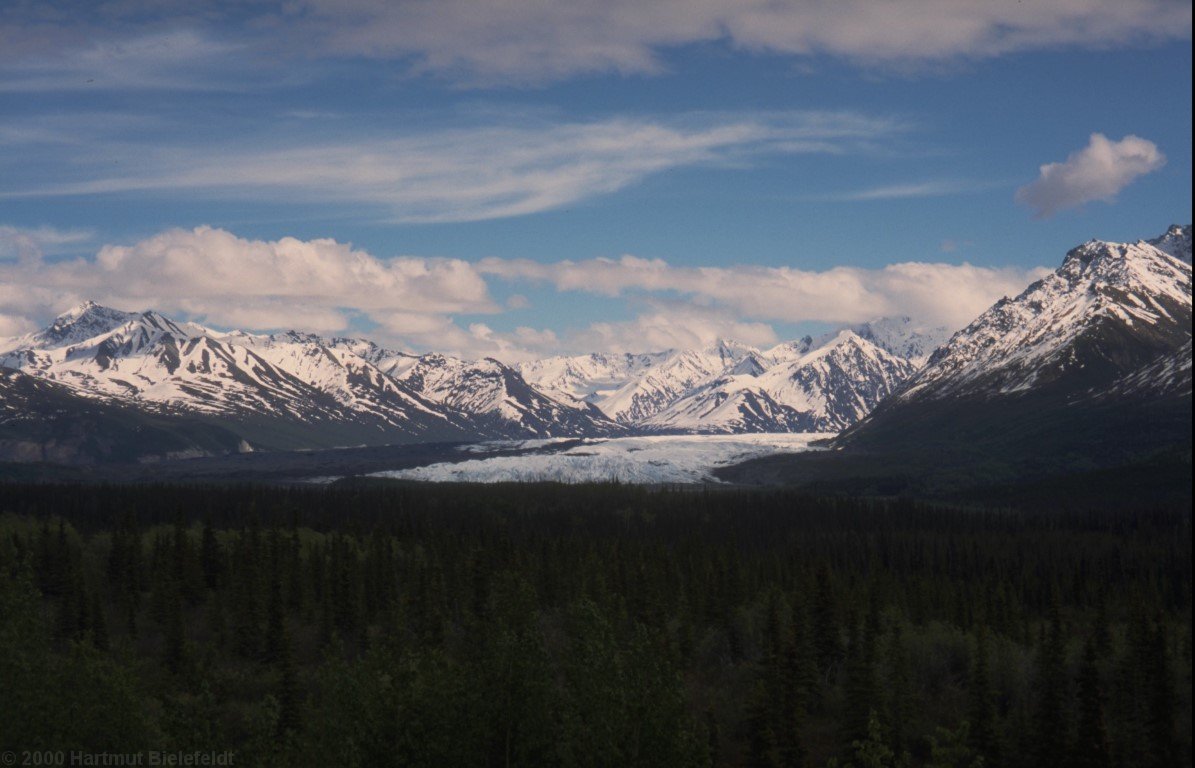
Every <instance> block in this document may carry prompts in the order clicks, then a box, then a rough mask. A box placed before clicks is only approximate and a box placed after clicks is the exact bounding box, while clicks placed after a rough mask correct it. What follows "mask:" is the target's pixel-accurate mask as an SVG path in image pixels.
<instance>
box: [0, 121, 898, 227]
mask: <svg viewBox="0 0 1195 768" xmlns="http://www.w3.org/2000/svg"><path fill="white" fill-rule="evenodd" d="M902 130H904V126H903V124H901V123H899V122H897V121H895V120H891V119H886V118H874V117H868V116H864V115H858V114H854V113H848V112H792V113H781V114H767V115H757V116H737V117H735V116H725V115H723V116H702V117H696V116H689V117H682V118H679V119H674V120H672V121H669V122H662V121H654V122H653V121H649V120H639V119H628V118H611V119H607V120H601V121H595V122H589V123H566V124H544V123H538V124H526V123H524V124H519V125H492V126H486V127H480V128H469V129H456V130H440V131H436V132H434V133H427V134H416V135H407V136H399V137H397V138H386V139H376V138H367V137H360V136H358V137H351V138H350V137H345V138H343V139H342V140H339V141H333V142H329V143H325V144H318V145H313V144H310V143H307V144H301V145H293V146H286V145H285V141H284V140H276V141H275V142H274V143H273V144H271V148H269V149H262V148H260V147H254V148H245V147H237V146H232V147H230V146H223V147H221V146H207V147H201V148H196V147H163V146H160V145H158V146H153V147H149V148H147V147H146V146H144V145H130V144H120V143H115V142H100V143H98V144H95V145H91V144H89V145H87V146H84V147H82V148H80V147H77V146H70V145H69V144H68V145H67V146H65V147H64V148H63V151H62V152H61V153H56V155H55V156H54V157H50V158H47V162H48V164H49V165H50V166H51V170H52V171H53V172H52V173H51V174H49V175H51V176H52V177H53V178H56V179H66V180H61V181H56V182H53V183H46V182H43V181H40V180H30V181H28V182H26V183H25V184H21V183H20V182H19V181H18V180H17V178H15V177H14V176H13V175H10V176H9V178H8V180H7V182H6V183H5V182H0V197H5V196H7V197H31V196H54V195H78V194H104V193H119V192H129V191H141V192H147V191H154V190H170V191H176V192H177V191H191V192H196V193H200V194H203V193H210V192H216V191H218V192H220V193H222V194H226V195H230V196H234V197H246V196H258V195H260V194H261V193H262V192H263V191H268V192H269V193H270V195H271V196H272V198H273V199H290V200H294V199H300V200H309V201H318V202H321V203H324V202H327V201H329V200H338V201H341V202H348V203H364V204H372V205H375V206H379V207H382V208H383V209H388V210H389V211H390V212H391V214H392V216H394V217H395V218H397V219H399V220H402V221H413V222H446V221H476V220H481V219H494V218H501V217H507V216H518V215H523V214H530V213H536V212H540V211H546V210H551V209H554V208H559V207H561V206H565V205H568V204H571V203H576V202H578V201H582V200H586V199H589V198H592V197H595V196H598V195H604V194H609V193H611V192H615V191H617V190H619V189H622V188H624V187H627V186H629V185H632V184H635V183H636V182H639V181H641V180H642V179H644V178H646V177H648V176H650V175H652V174H656V173H661V172H664V171H668V170H671V169H675V168H681V167H686V166H696V165H713V164H728V163H742V162H744V161H749V160H752V159H755V158H758V157H760V156H764V155H779V154H794V153H828V152H844V151H848V150H851V149H853V148H857V147H858V145H861V144H869V143H871V142H874V141H876V140H879V139H882V138H884V137H888V136H891V135H893V134H894V133H897V132H899V131H902ZM278 144H282V145H283V148H277V146H278ZM97 156H98V157H103V158H105V162H104V163H103V164H96V163H95V162H94V160H92V159H89V158H94V157H97ZM6 187H7V188H6Z"/></svg>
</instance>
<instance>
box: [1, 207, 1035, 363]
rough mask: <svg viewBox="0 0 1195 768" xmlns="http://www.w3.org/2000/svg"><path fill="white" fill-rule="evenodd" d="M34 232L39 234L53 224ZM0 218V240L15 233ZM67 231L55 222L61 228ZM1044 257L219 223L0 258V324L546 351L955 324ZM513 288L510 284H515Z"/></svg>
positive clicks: (458, 350)
mask: <svg viewBox="0 0 1195 768" xmlns="http://www.w3.org/2000/svg"><path fill="white" fill-rule="evenodd" d="M47 233H48V234H46V237H47V239H53V237H54V233H53V231H52V230H48V231H47ZM25 236H26V235H25V234H24V232H23V231H18V230H16V229H15V228H12V227H6V228H0V251H2V250H3V249H5V248H8V249H10V250H11V249H12V248H13V247H14V246H12V245H11V242H13V241H14V240H15V239H17V238H20V237H25ZM59 236H60V237H64V238H66V239H69V237H68V236H66V235H61V234H60V233H59ZM1044 271H1045V270H1040V269H1039V270H1023V269H1016V268H1004V269H998V268H991V267H977V266H973V265H969V264H961V265H954V264H942V263H931V262H904V263H899V264H891V265H888V266H885V267H882V268H878V269H862V268H857V267H835V268H832V269H826V270H821V271H815V270H800V269H795V268H791V267H765V266H759V265H750V264H743V265H737V266H732V267H700V266H676V265H672V264H669V263H668V262H666V261H663V260H660V259H644V258H640V257H636V256H631V255H627V256H623V257H621V258H619V259H590V260H585V261H557V262H548V263H543V262H537V261H531V260H525V259H498V258H490V259H483V260H481V261H479V262H472V263H471V262H466V261H462V260H454V259H428V258H419V257H410V256H402V257H395V258H390V259H382V258H378V257H376V256H374V255H372V254H370V253H367V252H365V251H362V250H359V249H355V248H353V247H352V246H351V245H349V244H345V243H339V242H336V241H335V240H330V239H316V240H298V239H296V238H291V237H283V238H280V239H278V240H272V241H266V240H251V239H246V238H241V237H237V236H236V235H234V234H232V233H230V232H227V231H225V230H221V229H213V228H210V227H199V228H196V229H193V230H181V229H175V230H168V231H166V232H162V233H161V234H158V235H156V236H154V237H150V238H147V239H145V240H142V241H140V242H137V243H134V244H132V245H108V246H104V247H103V248H101V249H100V250H99V252H98V253H97V254H96V256H95V257H94V258H79V259H68V260H55V261H49V260H46V259H43V258H41V257H40V255H39V254H38V253H36V252H34V253H32V255H29V256H26V257H23V258H18V259H8V260H0V329H2V330H0V335H13V334H15V333H19V332H23V331H27V330H30V329H31V328H32V327H33V324H34V321H35V320H36V321H37V322H38V323H44V322H45V321H46V320H48V319H49V318H50V317H53V315H55V314H57V313H58V312H61V311H62V310H64V309H65V308H66V307H68V306H70V305H72V304H76V303H78V302H80V301H82V300H84V299H93V300H96V301H99V302H101V303H104V304H109V305H111V306H114V307H118V308H121V309H146V308H154V309H158V310H162V311H164V312H167V313H169V314H174V315H177V316H185V317H187V318H189V319H194V320H197V321H199V322H203V323H207V324H210V325H214V326H217V327H225V328H242V329H245V330H274V329H286V328H298V329H303V330H310V331H316V332H321V333H342V332H355V331H353V329H354V328H356V327H360V326H361V325H370V326H372V327H373V328H374V330H373V331H370V332H369V334H367V335H370V336H372V337H377V338H378V339H379V340H381V341H384V342H387V343H391V344H394V345H398V346H402V347H405V348H408V349H414V350H420V351H423V350H436V351H442V352H448V353H452V354H459V355H462V356H465V357H479V356H495V357H499V358H501V359H504V360H512V361H513V360H522V359H530V358H532V357H539V356H544V355H548V354H555V353H560V352H579V351H618V350H634V351H643V350H652V349H666V348H675V347H692V346H705V345H708V344H710V343H712V342H713V341H714V340H716V339H718V338H734V339H738V340H741V341H744V342H747V343H750V344H756V345H761V346H763V345H769V344H773V343H775V342H776V341H777V340H778V339H777V336H776V333H775V330H774V328H773V326H772V325H771V324H772V323H774V322H786V323H797V322H804V321H819V322H829V323H852V322H859V321H863V320H867V319H870V318H873V317H876V316H879V315H910V316H913V317H916V318H918V319H919V320H922V321H924V322H928V323H931V324H940V323H941V324H946V325H952V326H956V327H958V326H961V325H963V324H964V323H966V322H968V321H969V320H971V319H973V318H974V317H975V316H976V315H978V314H979V313H980V312H981V311H983V310H984V309H986V308H987V307H988V306H989V305H990V304H991V303H992V302H993V301H995V300H996V299H998V298H1000V297H1001V296H1003V295H1006V294H1013V293H1017V292H1019V291H1020V290H1022V289H1023V288H1024V286H1025V285H1027V284H1028V283H1029V282H1031V281H1032V280H1033V279H1036V278H1037V277H1040V276H1041V274H1043V273H1044ZM487 280H505V281H509V282H512V283H515V284H516V285H521V286H523V287H532V286H535V285H537V284H547V285H550V286H552V287H554V288H555V289H556V290H558V291H578V292H585V293H589V294H594V295H598V296H605V297H608V298H610V299H611V300H612V301H611V307H612V311H611V315H612V316H617V317H623V316H625V310H626V304H627V303H628V302H629V303H630V306H631V309H632V311H633V313H634V316H633V317H632V319H629V320H619V321H607V322H598V323H594V324H592V325H590V326H588V327H583V328H578V327H570V326H569V325H568V322H567V319H562V321H561V325H560V326H558V327H555V328H532V327H529V326H522V327H517V328H515V329H514V330H513V331H499V330H495V328H494V327H493V326H494V325H497V324H496V323H488V322H479V321H478V319H477V316H478V315H487V314H498V313H501V312H504V311H509V310H510V309H511V308H512V307H514V308H517V307H518V305H519V304H521V303H522V302H519V301H515V302H513V303H511V304H508V305H507V306H506V307H505V308H504V307H503V306H501V305H500V304H499V303H498V302H496V301H494V300H493V298H492V297H491V293H490V286H489V285H488V283H487ZM515 295H516V296H517V295H521V294H515Z"/></svg>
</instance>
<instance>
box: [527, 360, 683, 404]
mask: <svg viewBox="0 0 1195 768" xmlns="http://www.w3.org/2000/svg"><path fill="white" fill-rule="evenodd" d="M671 354H672V353H671V352H650V353H647V354H631V353H629V352H624V353H621V354H618V353H611V354H597V353H595V354H589V355H574V356H557V357H546V358H543V359H541V360H532V361H530V362H525V363H519V364H518V365H516V366H515V369H516V370H517V371H518V372H519V373H520V374H522V376H523V378H524V379H525V380H526V381H527V383H529V384H530V385H531V386H533V387H535V388H536V389H539V390H540V391H541V392H543V393H545V394H547V395H548V396H550V397H554V398H556V399H557V400H562V401H564V402H569V401H574V402H587V403H593V402H600V401H601V400H602V399H603V398H605V397H608V396H609V395H610V394H611V393H613V392H614V391H615V390H617V389H619V388H620V387H622V386H624V385H626V384H627V382H629V381H630V380H631V379H633V378H635V377H636V376H639V375H640V374H642V373H643V372H644V371H646V370H648V369H649V368H652V367H654V366H656V365H658V364H660V363H662V362H664V361H665V360H667V359H668V358H669V357H670V356H671Z"/></svg>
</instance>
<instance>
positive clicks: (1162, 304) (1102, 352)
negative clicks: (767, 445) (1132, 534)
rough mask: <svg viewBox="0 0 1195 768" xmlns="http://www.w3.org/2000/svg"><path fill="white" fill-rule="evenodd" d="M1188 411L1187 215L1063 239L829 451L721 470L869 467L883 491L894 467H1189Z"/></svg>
mask: <svg viewBox="0 0 1195 768" xmlns="http://www.w3.org/2000/svg"><path fill="white" fill-rule="evenodd" d="M1191 417H1192V413H1191V238H1190V227H1189V226H1187V227H1172V228H1171V229H1170V230H1169V231H1168V232H1167V233H1166V234H1164V235H1162V236H1161V237H1159V238H1156V239H1154V240H1148V241H1139V242H1136V243H1109V242H1103V241H1099V240H1092V241H1090V242H1087V243H1084V244H1083V245H1080V246H1079V247H1077V248H1074V249H1072V250H1071V251H1070V252H1069V253H1067V254H1066V257H1065V258H1064V259H1063V262H1062V264H1061V266H1059V267H1058V269H1057V270H1055V271H1054V272H1053V273H1052V274H1049V275H1047V276H1046V277H1044V278H1043V279H1041V280H1038V281H1036V282H1034V283H1033V284H1032V285H1030V286H1028V287H1027V288H1026V289H1025V290H1024V291H1023V292H1022V293H1020V294H1019V295H1017V296H1015V297H1006V298H1003V299H1001V300H1000V301H998V302H996V303H995V304H994V305H993V306H992V307H990V308H989V309H988V310H987V311H985V312H984V313H982V314H981V315H980V316H979V317H977V318H976V319H975V320H974V321H973V322H971V323H970V324H968V325H967V326H966V327H965V328H963V329H962V330H960V331H958V332H957V333H955V334H953V335H952V336H951V338H950V339H949V341H948V342H947V343H945V344H944V345H942V346H940V347H939V348H938V349H937V350H936V351H934V352H933V354H932V355H931V356H930V357H929V359H928V361H927V362H926V364H925V365H924V366H923V367H921V368H920V369H919V370H917V371H916V372H914V373H913V374H912V375H910V376H908V377H907V378H906V379H905V380H904V381H903V383H902V384H901V385H900V386H899V387H897V388H896V389H895V391H894V392H893V393H892V394H891V395H890V396H889V397H887V398H885V399H884V400H883V401H882V402H881V403H880V404H879V405H878V406H877V407H875V408H874V409H873V410H872V411H871V412H870V413H868V414H867V415H866V416H865V417H864V418H862V419H859V420H857V421H856V423H855V424H853V425H852V426H850V427H848V428H846V429H845V430H843V431H842V432H841V433H840V434H839V435H838V436H837V437H836V438H834V439H833V441H831V445H832V447H834V448H837V449H838V450H837V451H831V452H827V454H826V455H825V456H822V457H816V458H810V457H802V458H794V457H771V458H769V459H765V460H760V461H757V462H751V463H749V465H744V466H742V467H739V468H736V469H735V470H734V471H731V472H728V473H726V475H725V477H727V478H728V479H736V480H739V481H742V482H769V481H775V480H777V479H778V478H784V479H785V480H788V481H791V480H794V479H796V478H804V479H806V480H809V479H811V478H815V477H816V478H818V479H819V480H821V481H825V480H826V479H827V478H833V477H843V478H845V477H849V478H851V482H853V483H856V484H857V483H858V479H859V476H860V475H870V476H871V477H872V478H873V479H876V480H877V487H879V486H881V485H884V484H885V483H888V490H889V491H892V490H895V489H897V488H899V487H900V485H899V484H898V483H896V484H894V483H890V482H888V481H889V480H891V478H892V477H893V476H896V475H902V476H904V477H908V476H913V475H922V476H928V475H936V476H937V477H938V478H939V482H942V483H953V482H961V481H960V479H959V478H960V477H965V482H969V483H978V482H989V483H992V484H999V483H1003V482H1007V481H1009V480H1010V479H1024V478H1029V477H1042V476H1048V475H1050V474H1052V473H1054V474H1056V473H1059V472H1069V471H1088V472H1099V471H1103V470H1111V469H1112V468H1117V467H1121V468H1123V467H1130V466H1140V465H1142V464H1143V463H1145V464H1158V463H1159V462H1160V463H1163V464H1166V465H1167V466H1171V467H1185V470H1184V471H1185V474H1186V475H1187V476H1189V474H1190V462H1191ZM885 478H886V479H885ZM881 480H883V482H880V481H881ZM1188 490H1189V486H1188ZM1136 492H1138V493H1140V494H1142V498H1145V497H1146V496H1148V494H1149V493H1150V488H1149V487H1148V485H1145V486H1142V487H1137V488H1136Z"/></svg>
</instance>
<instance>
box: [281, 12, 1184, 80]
mask: <svg viewBox="0 0 1195 768" xmlns="http://www.w3.org/2000/svg"><path fill="white" fill-rule="evenodd" d="M295 7H296V8H297V9H301V10H300V11H299V13H297V14H296V15H295V16H293V17H292V19H294V22H295V23H296V25H297V26H296V28H297V29H304V30H305V31H306V33H307V34H308V35H309V39H310V40H311V41H312V44H313V45H314V46H315V47H317V48H319V49H321V50H323V51H325V52H330V53H335V54H340V55H348V56H369V57H376V58H387V59H406V58H413V59H414V62H415V64H414V67H415V69H416V70H417V71H428V72H434V73H441V74H447V75H449V76H451V77H455V78H457V79H458V80H460V81H463V82H465V83H469V84H492V83H495V82H501V83H509V82H522V83H537V82H543V81H548V80H556V79H562V78H567V77H570V76H574V75H578V74H583V73H591V72H617V73H623V74H629V73H636V74H653V73H657V72H660V71H662V70H665V69H666V68H667V64H666V63H665V60H664V59H663V58H662V56H661V54H662V52H664V51H665V50H666V49H668V48H672V47H676V46H682V45H685V44H689V43H697V42H709V41H722V42H725V43H726V44H728V45H730V46H732V47H736V48H742V49H747V50H752V51H764V52H769V53H777V54H785V55H792V56H810V55H814V54H829V55H832V56H839V57H845V58H848V59H852V60H856V61H860V62H864V63H880V62H884V63H888V64H891V63H893V62H896V63H901V62H925V61H941V60H947V59H953V58H972V59H974V58H988V57H994V56H1000V55H1003V54H1007V53H1011V52H1015V51H1023V50H1040V49H1050V48H1057V47H1066V46H1070V47H1085V48H1093V47H1095V48H1098V47H1107V46H1116V45H1125V44H1131V43H1136V42H1140V41H1153V40H1169V39H1185V38H1188V37H1190V33H1191V6H1190V3H1186V2H1179V1H1177V0H1052V1H1051V2H1048V3H1045V2H1032V3H1011V2H989V1H988V0H903V2H899V3H889V2H875V0H837V1H836V2H803V1H801V0H793V1H789V2H775V0H739V1H738V2H733V3H728V2H724V1H723V0H653V1H652V2H642V1H641V0H555V1H554V2H551V3H543V2H539V1H538V0H492V1H491V2H486V3H477V2H474V0H408V1H407V2H399V3H395V2H388V0H306V2H302V3H299V4H296V6H295Z"/></svg>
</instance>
